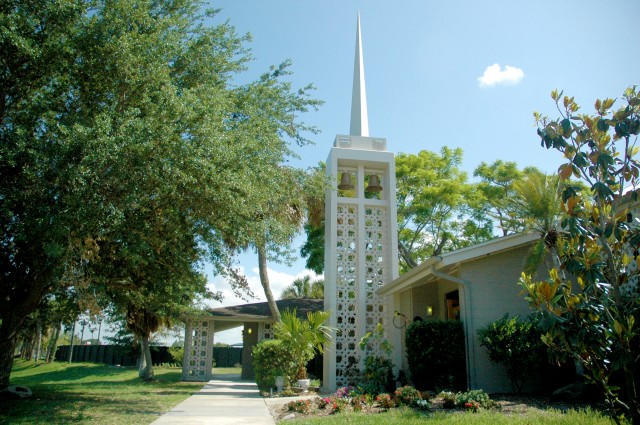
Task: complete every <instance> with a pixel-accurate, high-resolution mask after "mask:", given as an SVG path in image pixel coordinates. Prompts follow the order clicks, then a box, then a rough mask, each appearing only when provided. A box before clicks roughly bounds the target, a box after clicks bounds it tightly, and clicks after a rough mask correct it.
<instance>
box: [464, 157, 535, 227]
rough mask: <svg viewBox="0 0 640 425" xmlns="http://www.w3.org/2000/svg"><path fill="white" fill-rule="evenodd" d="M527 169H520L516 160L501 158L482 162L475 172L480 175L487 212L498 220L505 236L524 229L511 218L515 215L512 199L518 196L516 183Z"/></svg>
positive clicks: (480, 184) (475, 174) (476, 175)
mask: <svg viewBox="0 0 640 425" xmlns="http://www.w3.org/2000/svg"><path fill="white" fill-rule="evenodd" d="M527 170H528V169H525V170H524V171H522V170H519V169H518V165H517V164H516V163H515V162H508V161H503V160H501V159H499V160H496V161H494V162H493V163H491V164H487V163H485V162H482V163H480V165H478V166H477V167H476V169H475V170H474V172H473V175H474V176H475V177H480V183H479V184H478V190H479V191H480V193H481V194H482V195H483V197H484V202H486V207H485V208H486V211H487V214H489V215H490V216H491V217H492V218H493V219H494V220H496V221H497V224H498V228H499V229H501V230H502V235H503V236H506V235H508V234H510V233H515V232H519V231H521V230H522V229H521V227H519V226H517V223H514V222H513V221H512V220H511V218H512V217H513V216H514V213H513V206H512V200H513V199H514V198H515V197H516V196H517V192H516V190H515V188H514V184H515V183H516V182H517V181H519V180H520V179H522V177H523V175H524V174H525V173H526V172H527Z"/></svg>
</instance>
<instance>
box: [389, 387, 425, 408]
mask: <svg viewBox="0 0 640 425" xmlns="http://www.w3.org/2000/svg"><path fill="white" fill-rule="evenodd" d="M394 395H395V397H396V403H397V404H398V406H413V405H415V404H416V402H417V401H418V400H421V399H422V395H421V394H420V391H418V390H416V389H415V388H413V387H410V386H405V387H400V388H398V389H397V390H396V392H395V393H394Z"/></svg>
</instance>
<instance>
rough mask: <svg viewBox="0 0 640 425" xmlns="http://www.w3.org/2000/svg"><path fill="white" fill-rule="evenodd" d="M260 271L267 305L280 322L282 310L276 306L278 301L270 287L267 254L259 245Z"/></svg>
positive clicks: (262, 246)
mask: <svg viewBox="0 0 640 425" xmlns="http://www.w3.org/2000/svg"><path fill="white" fill-rule="evenodd" d="M258 270H259V274H260V283H261V284H262V289H264V295H265V296H266V297H267V303H268V304H269V310H271V315H272V316H273V318H274V319H276V321H277V322H280V321H281V319H280V310H278V305H277V304H276V300H275V299H274V298H273V294H272V293H271V286H270V285H269V274H268V273H267V252H266V250H265V248H264V245H258Z"/></svg>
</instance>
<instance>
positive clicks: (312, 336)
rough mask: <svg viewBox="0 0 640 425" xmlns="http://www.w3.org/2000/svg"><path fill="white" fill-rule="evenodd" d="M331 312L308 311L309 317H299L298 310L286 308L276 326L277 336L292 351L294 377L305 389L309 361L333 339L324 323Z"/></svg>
mask: <svg viewBox="0 0 640 425" xmlns="http://www.w3.org/2000/svg"><path fill="white" fill-rule="evenodd" d="M328 318H329V313H326V312H324V311H314V312H308V313H307V319H306V320H302V319H300V318H298V316H297V314H296V310H295V309H294V310H293V311H290V310H285V311H284V312H283V313H282V321H281V322H279V323H277V324H276V326H275V335H276V338H278V339H279V340H281V341H282V343H283V344H284V345H285V346H286V347H287V349H288V350H289V352H290V353H291V357H292V359H293V362H294V363H295V370H296V372H295V376H294V379H296V380H298V385H299V386H300V388H302V389H303V391H307V389H308V388H309V383H310V381H309V379H308V378H307V363H309V361H310V360H311V359H313V356H314V355H315V354H316V352H322V351H323V350H324V346H325V345H326V344H327V343H328V342H329V341H330V340H331V335H330V332H331V328H329V327H328V326H325V325H324V322H326V320H327V319H328Z"/></svg>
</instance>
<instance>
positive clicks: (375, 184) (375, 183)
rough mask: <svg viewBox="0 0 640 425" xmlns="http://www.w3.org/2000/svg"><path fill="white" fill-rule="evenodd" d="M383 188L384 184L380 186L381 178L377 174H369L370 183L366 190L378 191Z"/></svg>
mask: <svg viewBox="0 0 640 425" xmlns="http://www.w3.org/2000/svg"><path fill="white" fill-rule="evenodd" d="M381 190H382V186H380V178H379V177H378V175H377V174H371V175H370V176H369V185H368V186H367V188H366V189H365V191H366V192H370V193H378V192H380V191H381Z"/></svg>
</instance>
